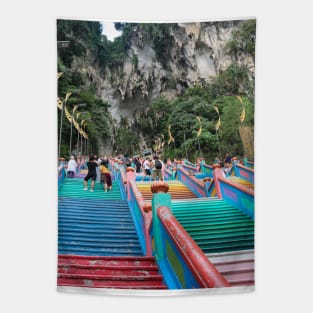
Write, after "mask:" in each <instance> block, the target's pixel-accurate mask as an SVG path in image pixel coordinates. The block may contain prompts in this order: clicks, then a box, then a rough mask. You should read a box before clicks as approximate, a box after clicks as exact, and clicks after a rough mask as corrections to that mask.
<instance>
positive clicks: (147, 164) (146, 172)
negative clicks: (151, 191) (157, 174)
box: [142, 157, 151, 181]
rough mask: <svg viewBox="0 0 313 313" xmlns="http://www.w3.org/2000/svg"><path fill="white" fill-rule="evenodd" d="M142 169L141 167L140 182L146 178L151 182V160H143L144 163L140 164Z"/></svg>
mask: <svg viewBox="0 0 313 313" xmlns="http://www.w3.org/2000/svg"><path fill="white" fill-rule="evenodd" d="M142 167H143V176H142V181H144V180H145V178H146V176H149V178H150V180H151V160H150V158H149V157H147V158H146V159H145V161H144V162H143V164H142Z"/></svg>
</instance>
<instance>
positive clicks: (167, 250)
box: [151, 182, 229, 289]
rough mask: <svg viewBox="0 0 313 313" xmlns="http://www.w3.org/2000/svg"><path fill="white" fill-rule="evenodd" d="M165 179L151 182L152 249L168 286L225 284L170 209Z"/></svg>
mask: <svg viewBox="0 0 313 313" xmlns="http://www.w3.org/2000/svg"><path fill="white" fill-rule="evenodd" d="M168 189H169V187H168V185H167V184H166V183H165V182H158V183H154V184H153V185H152V187H151V190H152V192H153V193H154V194H153V197H152V218H153V223H152V236H153V252H154V254H155V257H156V260H157V263H158V265H159V267H160V270H161V272H162V274H163V277H164V279H165V281H166V284H167V286H168V287H169V288H170V289H192V288H213V287H214V288H216V287H228V286H229V283H228V282H227V281H226V280H225V278H224V277H223V276H222V275H221V274H220V273H219V272H218V271H217V270H216V268H215V267H214V265H213V264H212V263H211V262H210V261H209V260H208V259H207V257H206V256H205V255H204V254H203V252H202V250H201V249H200V248H199V247H198V245H197V244H196V243H195V242H194V240H193V239H192V238H191V237H190V236H189V235H188V234H187V232H186V231H185V230H184V228H183V227H182V226H181V225H180V224H179V222H178V221H177V220H176V218H175V217H174V215H173V214H172V212H171V209H170V208H171V196H170V194H167V191H168Z"/></svg>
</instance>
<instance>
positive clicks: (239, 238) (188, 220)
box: [172, 198, 254, 253]
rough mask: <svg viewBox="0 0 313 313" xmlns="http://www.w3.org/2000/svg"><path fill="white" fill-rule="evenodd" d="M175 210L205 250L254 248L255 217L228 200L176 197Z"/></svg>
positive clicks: (212, 251)
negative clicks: (249, 215) (178, 199)
mask: <svg viewBox="0 0 313 313" xmlns="http://www.w3.org/2000/svg"><path fill="white" fill-rule="evenodd" d="M172 211H173V214H174V215H175V217H176V219H177V220H178V221H179V222H180V224H181V225H182V226H183V227H184V228H185V230H186V231H187V233H188V234H189V235H190V236H191V237H192V238H193V239H194V240H195V242H196V243H197V244H198V245H199V247H200V248H201V249H202V250H203V251H204V253H219V252H228V251H239V250H247V249H253V248H254V221H253V220H252V219H251V218H249V217H248V216H247V215H245V214H244V213H242V212H241V211H240V210H238V209H236V208H235V207H233V206H232V205H230V204H229V203H227V202H226V201H225V200H222V199H213V198H206V199H201V200H195V199H194V200H193V201H188V200H185V201H173V202H172Z"/></svg>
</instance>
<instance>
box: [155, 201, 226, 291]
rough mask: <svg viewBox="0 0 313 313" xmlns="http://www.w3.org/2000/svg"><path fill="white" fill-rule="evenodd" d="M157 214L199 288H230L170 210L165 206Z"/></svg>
mask: <svg viewBox="0 0 313 313" xmlns="http://www.w3.org/2000/svg"><path fill="white" fill-rule="evenodd" d="M157 213H158V217H159V219H160V221H161V222H162V224H163V225H164V227H165V228H166V230H167V231H168V234H169V236H170V238H171V239H172V240H173V242H174V243H175V245H176V247H177V249H178V250H179V251H180V253H181V254H182V257H183V259H184V260H185V261H186V263H187V264H188V266H189V268H190V270H191V272H192V273H193V275H194V277H195V279H196V280H197V282H198V283H199V285H200V287H203V288H217V287H230V284H229V282H228V281H227V280H226V279H225V278H224V277H223V276H222V275H221V274H220V273H219V272H218V270H217V269H216V268H215V266H214V265H213V264H212V263H211V262H210V261H209V260H208V258H207V257H206V256H205V255H204V253H203V252H202V250H201V249H200V248H199V246H198V245H197V244H196V243H195V242H194V240H193V239H192V238H191V237H190V236H189V235H188V234H187V232H186V231H185V230H184V228H183V227H182V226H181V225H180V224H179V223H178V221H177V220H176V218H175V217H174V216H173V214H172V212H171V210H170V209H169V208H168V207H166V206H161V207H159V208H158V211H157Z"/></svg>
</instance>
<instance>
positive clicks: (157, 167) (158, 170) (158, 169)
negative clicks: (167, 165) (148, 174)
mask: <svg viewBox="0 0 313 313" xmlns="http://www.w3.org/2000/svg"><path fill="white" fill-rule="evenodd" d="M152 168H153V172H152V180H153V181H154V180H156V179H157V178H158V180H163V174H162V168H163V164H162V162H161V160H159V157H158V156H155V157H154V161H153V163H152Z"/></svg>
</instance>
